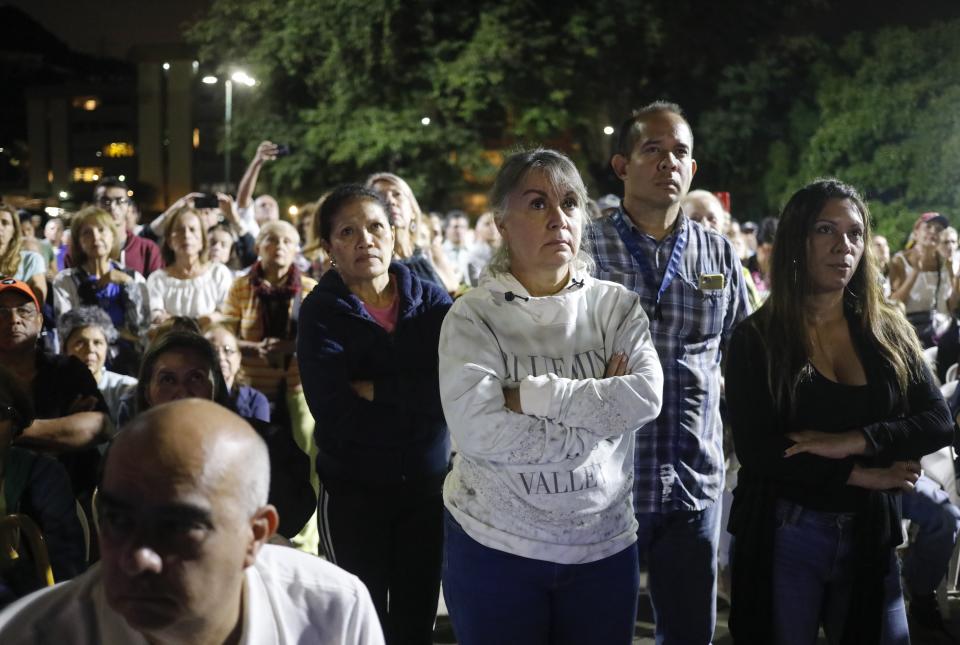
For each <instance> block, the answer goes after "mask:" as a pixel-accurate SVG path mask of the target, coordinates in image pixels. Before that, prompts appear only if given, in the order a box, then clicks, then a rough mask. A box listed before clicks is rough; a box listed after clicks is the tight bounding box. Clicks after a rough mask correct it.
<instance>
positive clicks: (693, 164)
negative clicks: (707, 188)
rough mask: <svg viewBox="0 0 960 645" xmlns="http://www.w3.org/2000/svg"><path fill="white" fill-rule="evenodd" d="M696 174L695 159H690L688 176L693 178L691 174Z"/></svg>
mask: <svg viewBox="0 0 960 645" xmlns="http://www.w3.org/2000/svg"><path fill="white" fill-rule="evenodd" d="M696 174H697V160H696V159H691V160H690V177H691V178H693V176H694V175H696Z"/></svg>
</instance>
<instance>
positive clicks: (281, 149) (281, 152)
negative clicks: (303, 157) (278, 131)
mask: <svg viewBox="0 0 960 645" xmlns="http://www.w3.org/2000/svg"><path fill="white" fill-rule="evenodd" d="M290 152H291V151H290V144H289V143H278V144H277V156H278V157H286V156H287V155H288V154H290Z"/></svg>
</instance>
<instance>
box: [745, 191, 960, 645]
mask: <svg viewBox="0 0 960 645" xmlns="http://www.w3.org/2000/svg"><path fill="white" fill-rule="evenodd" d="M876 271H877V269H876V265H875V263H874V261H873V257H872V250H871V244H870V215H869V213H868V211H867V208H866V206H865V205H864V203H863V201H862V199H861V198H860V196H859V195H858V194H857V192H856V191H855V190H854V189H853V188H851V187H850V186H847V185H846V184H843V183H841V182H839V181H836V180H829V179H828V180H818V181H815V182H813V183H812V184H810V185H808V186H806V187H804V188H803V189H801V190H800V191H798V192H797V193H796V194H794V195H793V197H792V198H791V199H790V201H789V202H788V203H787V205H786V207H785V208H784V211H783V215H782V216H781V218H780V225H779V227H778V229H777V233H776V239H775V242H774V245H773V259H772V262H771V267H770V278H771V291H770V297H769V298H768V299H767V301H766V302H765V303H764V305H763V306H762V307H761V308H760V309H759V311H757V313H755V314H754V315H753V316H751V317H750V318H748V319H747V320H745V321H744V322H743V323H741V324H740V325H739V326H738V327H737V328H736V330H735V331H734V334H733V337H732V338H731V341H730V347H729V351H728V358H727V371H726V396H727V405H728V410H729V418H730V423H731V426H732V428H733V437H734V442H735V444H736V451H737V456H738V458H739V459H740V462H741V464H742V469H741V471H740V474H739V476H738V484H737V488H736V490H735V491H734V503H733V508H732V509H731V516H730V532H731V533H733V534H734V535H735V536H736V541H735V543H734V544H735V545H734V555H733V590H732V591H733V593H732V605H731V618H730V629H731V632H732V634H733V636H734V640H735V642H737V643H763V644H765V645H767V644H771V643H775V644H777V645H783V644H797V645H807V644H810V645H812V644H813V643H815V642H816V641H817V632H818V630H819V628H820V625H821V624H822V625H823V627H824V630H825V631H826V634H827V638H828V640H829V641H830V642H831V643H844V644H846V643H871V644H872V643H882V644H885V645H886V644H892V643H904V644H905V643H909V642H910V641H909V634H908V629H907V621H906V613H905V610H904V602H903V593H902V591H901V588H900V575H899V573H900V572H899V569H900V567H899V564H898V562H897V558H896V555H895V554H894V548H895V547H896V546H897V545H898V544H899V543H900V541H901V529H900V491H904V492H903V494H906V495H909V494H913V493H912V492H911V491H912V490H913V486H914V483H915V482H916V481H917V478H918V477H919V472H920V466H919V464H918V463H917V460H918V459H919V458H920V457H921V456H922V455H924V454H927V453H929V452H933V451H934V450H937V449H938V448H940V447H941V446H943V445H945V444H946V443H948V442H949V440H950V437H951V433H952V427H953V422H952V420H951V418H950V414H949V411H948V410H947V407H946V405H945V404H944V402H943V398H942V397H941V396H940V392H939V390H938V389H937V387H936V385H935V384H934V382H933V378H932V376H931V374H930V372H929V370H928V369H927V368H926V366H925V365H924V363H923V359H922V354H921V349H920V345H919V342H918V341H917V337H916V335H915V334H914V333H913V330H912V329H911V327H910V325H909V323H908V322H907V321H906V319H905V318H904V317H903V315H902V314H901V313H899V311H897V310H896V309H894V308H892V307H891V306H889V305H888V304H886V302H885V301H884V299H883V295H882V293H881V291H880V283H879V281H878V280H877V273H876Z"/></svg>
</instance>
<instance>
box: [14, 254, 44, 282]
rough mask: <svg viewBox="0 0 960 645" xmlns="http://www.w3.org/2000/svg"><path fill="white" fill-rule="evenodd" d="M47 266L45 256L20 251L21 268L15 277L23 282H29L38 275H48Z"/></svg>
mask: <svg viewBox="0 0 960 645" xmlns="http://www.w3.org/2000/svg"><path fill="white" fill-rule="evenodd" d="M46 272H47V265H46V264H45V263H44V261H43V256H42V255H40V254H39V253H36V252H34V251H20V266H19V267H17V272H16V273H14V274H13V277H14V278H15V279H17V280H20V281H22V282H26V281H28V280H29V279H30V278H32V277H33V276H35V275H37V274H38V273H46Z"/></svg>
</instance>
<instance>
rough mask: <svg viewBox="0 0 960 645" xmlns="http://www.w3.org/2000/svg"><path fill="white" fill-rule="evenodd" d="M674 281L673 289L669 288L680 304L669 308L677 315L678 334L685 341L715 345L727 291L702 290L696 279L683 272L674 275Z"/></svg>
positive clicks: (721, 329)
mask: <svg viewBox="0 0 960 645" xmlns="http://www.w3.org/2000/svg"><path fill="white" fill-rule="evenodd" d="M674 282H675V284H676V288H675V289H671V290H670V291H671V292H673V294H672V295H674V297H676V298H677V299H678V300H679V303H677V305H679V306H675V307H671V308H672V309H673V310H674V313H675V314H678V317H679V318H680V320H679V321H678V322H679V330H678V332H679V334H678V335H679V337H680V338H682V339H683V340H684V344H685V345H699V344H707V345H714V344H716V343H715V342H712V341H716V342H719V339H720V335H721V333H722V332H723V320H724V317H725V316H726V312H727V304H728V302H729V295H728V293H727V291H728V290H727V289H710V290H702V289H700V286H699V285H698V284H697V282H695V281H694V280H691V279H690V278H688V277H686V276H684V275H677V278H676V280H675V281H674ZM664 304H666V303H664ZM664 311H666V310H664Z"/></svg>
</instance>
